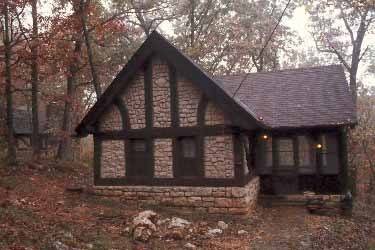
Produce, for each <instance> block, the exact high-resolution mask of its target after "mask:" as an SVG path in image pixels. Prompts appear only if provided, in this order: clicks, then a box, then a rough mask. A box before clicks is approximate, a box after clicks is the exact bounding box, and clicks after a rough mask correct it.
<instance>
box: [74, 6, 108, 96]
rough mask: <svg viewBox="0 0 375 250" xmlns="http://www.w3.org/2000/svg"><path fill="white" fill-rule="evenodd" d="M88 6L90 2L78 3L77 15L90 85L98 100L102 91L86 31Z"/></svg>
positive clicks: (88, 35) (88, 34)
mask: <svg viewBox="0 0 375 250" xmlns="http://www.w3.org/2000/svg"><path fill="white" fill-rule="evenodd" d="M89 4H90V0H86V1H85V0H80V1H79V15H80V19H81V23H82V31H83V36H84V38H85V45H86V49H87V57H88V61H89V65H90V70H91V76H92V83H93V85H94V89H95V93H96V98H97V99H98V98H99V97H100V95H101V94H102V89H101V85H100V79H99V75H98V72H97V70H96V66H95V63H94V54H93V49H92V44H91V38H90V33H89V32H88V30H87V11H88V7H89Z"/></svg>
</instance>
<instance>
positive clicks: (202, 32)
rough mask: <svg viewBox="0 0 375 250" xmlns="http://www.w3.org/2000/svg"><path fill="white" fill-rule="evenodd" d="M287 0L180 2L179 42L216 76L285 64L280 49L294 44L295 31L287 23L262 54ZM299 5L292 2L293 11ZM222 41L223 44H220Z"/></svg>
mask: <svg viewBox="0 0 375 250" xmlns="http://www.w3.org/2000/svg"><path fill="white" fill-rule="evenodd" d="M284 7H285V4H284V2H283V1H273V0H267V1H247V0H239V1H226V0H206V1H198V0H189V1H184V2H183V3H182V6H179V7H178V9H179V10H180V13H179V14H180V17H179V19H178V20H177V21H176V24H175V25H174V30H175V33H176V36H177V37H176V39H175V41H176V43H177V45H178V47H180V48H182V49H183V50H184V51H185V52H186V53H187V54H188V55H190V56H191V57H192V58H193V59H194V60H195V61H197V62H198V63H199V64H201V65H202V66H203V68H204V69H206V70H207V71H208V72H210V73H211V74H230V73H239V72H248V71H249V70H250V68H251V65H253V64H254V65H255V67H256V69H257V71H263V70H265V71H267V70H274V69H277V68H279V67H280V60H279V58H280V53H281V52H282V51H289V50H291V49H292V47H293V40H292V38H293V33H292V32H291V31H290V30H289V29H288V28H287V27H286V26H285V25H283V24H281V25H279V27H278V29H277V30H276V32H275V33H274V34H273V35H272V38H271V40H270V41H269V43H268V45H267V47H266V49H265V50H264V52H263V53H262V55H261V56H260V57H259V58H257V57H258V55H259V54H260V51H261V50H262V47H263V46H264V44H265V43H266V40H267V39H268V38H269V36H270V34H271V32H272V30H273V28H274V27H275V25H276V23H277V20H278V19H279V17H280V16H281V15H282V11H283V8H284ZM293 8H294V6H291V5H290V6H288V8H287V11H286V13H285V15H290V13H291V12H292V10H293ZM218 41H219V42H218Z"/></svg>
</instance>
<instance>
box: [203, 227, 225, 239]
mask: <svg viewBox="0 0 375 250" xmlns="http://www.w3.org/2000/svg"><path fill="white" fill-rule="evenodd" d="M222 233H223V230H221V229H219V228H214V229H209V230H208V232H207V234H206V235H207V236H210V237H214V236H216V235H219V234H222Z"/></svg>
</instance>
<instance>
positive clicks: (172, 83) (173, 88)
mask: <svg viewBox="0 0 375 250" xmlns="http://www.w3.org/2000/svg"><path fill="white" fill-rule="evenodd" d="M168 69H169V91H170V98H171V100H170V101H171V102H170V108H171V119H172V127H174V128H176V127H179V126H180V117H179V112H178V94H177V72H176V69H175V68H174V67H173V66H172V65H171V64H168Z"/></svg>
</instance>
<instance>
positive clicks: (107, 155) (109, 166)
mask: <svg viewBox="0 0 375 250" xmlns="http://www.w3.org/2000/svg"><path fill="white" fill-rule="evenodd" d="M124 144H125V143H124V141H123V140H111V141H102V155H101V159H100V164H101V173H100V175H101V177H102V178H118V177H124V176H125V147H124Z"/></svg>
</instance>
